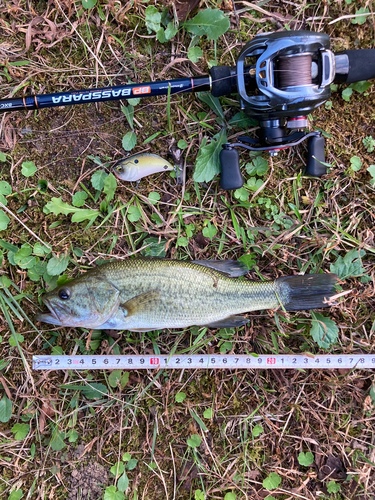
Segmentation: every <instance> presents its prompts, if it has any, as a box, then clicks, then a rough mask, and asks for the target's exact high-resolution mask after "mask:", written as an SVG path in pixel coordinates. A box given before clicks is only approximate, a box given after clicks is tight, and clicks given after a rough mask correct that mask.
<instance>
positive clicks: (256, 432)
mask: <svg viewBox="0 0 375 500" xmlns="http://www.w3.org/2000/svg"><path fill="white" fill-rule="evenodd" d="M263 430H264V429H263V427H262V426H261V425H259V424H257V425H255V426H254V428H253V430H252V431H251V433H252V435H253V436H254V437H255V438H256V437H258V436H260V435H261V434H262V432H263Z"/></svg>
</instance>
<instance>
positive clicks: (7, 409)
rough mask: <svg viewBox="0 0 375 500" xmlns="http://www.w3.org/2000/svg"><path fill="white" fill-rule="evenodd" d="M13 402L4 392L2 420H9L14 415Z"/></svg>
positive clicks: (0, 416) (0, 410)
mask: <svg viewBox="0 0 375 500" xmlns="http://www.w3.org/2000/svg"><path fill="white" fill-rule="evenodd" d="M12 411H13V403H12V401H11V400H10V399H8V398H7V396H6V394H4V396H3V398H2V399H1V400H0V422H3V423H5V422H8V420H10V417H11V416H12Z"/></svg>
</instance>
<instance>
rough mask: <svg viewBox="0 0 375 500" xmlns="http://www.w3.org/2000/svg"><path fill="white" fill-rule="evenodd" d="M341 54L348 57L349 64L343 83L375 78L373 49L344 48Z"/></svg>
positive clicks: (374, 50) (374, 51) (374, 52)
mask: <svg viewBox="0 0 375 500" xmlns="http://www.w3.org/2000/svg"><path fill="white" fill-rule="evenodd" d="M341 54H344V55H346V56H347V57H348V64H349V68H348V76H347V79H346V82H345V83H354V82H362V81H363V80H372V79H373V78H375V49H357V50H345V51H344V52H341ZM341 54H340V55H341Z"/></svg>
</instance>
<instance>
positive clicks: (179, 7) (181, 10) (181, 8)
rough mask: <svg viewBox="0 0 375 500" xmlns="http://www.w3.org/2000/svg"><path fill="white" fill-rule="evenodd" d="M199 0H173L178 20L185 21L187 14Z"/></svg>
mask: <svg viewBox="0 0 375 500" xmlns="http://www.w3.org/2000/svg"><path fill="white" fill-rule="evenodd" d="M199 2H200V0H175V1H174V7H175V11H176V14H177V17H178V20H179V21H186V19H187V18H188V16H189V14H190V13H191V12H193V10H194V9H195V8H196V7H197V6H198V4H199Z"/></svg>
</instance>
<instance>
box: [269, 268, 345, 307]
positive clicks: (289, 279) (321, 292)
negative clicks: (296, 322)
mask: <svg viewBox="0 0 375 500" xmlns="http://www.w3.org/2000/svg"><path fill="white" fill-rule="evenodd" d="M336 282H337V275H336V274H329V273H324V274H306V275H304V276H300V275H298V276H285V277H282V278H278V279H277V283H278V284H279V286H280V292H281V296H282V297H283V298H284V297H285V300H283V307H284V308H285V310H286V311H299V310H301V309H318V308H320V307H330V306H331V305H333V304H335V303H336V302H334V301H330V300H329V299H330V298H331V297H332V296H333V295H335V293H336V292H335V284H336Z"/></svg>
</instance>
